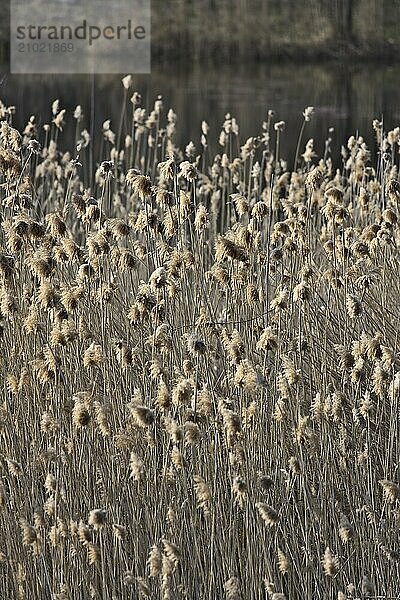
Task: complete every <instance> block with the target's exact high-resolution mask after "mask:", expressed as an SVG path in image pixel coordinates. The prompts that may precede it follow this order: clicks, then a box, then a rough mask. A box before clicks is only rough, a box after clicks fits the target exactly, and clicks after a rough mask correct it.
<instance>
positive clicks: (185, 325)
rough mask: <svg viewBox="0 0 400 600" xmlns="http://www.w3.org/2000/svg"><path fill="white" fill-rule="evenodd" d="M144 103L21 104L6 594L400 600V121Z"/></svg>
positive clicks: (4, 234)
mask: <svg viewBox="0 0 400 600" xmlns="http://www.w3.org/2000/svg"><path fill="white" fill-rule="evenodd" d="M121 98H122V100H123V102H122V107H121V120H120V122H119V123H115V124H114V123H110V122H109V121H105V122H104V124H103V130H102V131H98V132H95V135H96V137H97V138H100V139H102V144H101V151H100V155H99V156H94V154H93V152H92V140H91V139H90V135H89V133H88V132H87V130H86V129H85V126H84V123H85V122H86V121H87V120H86V121H85V117H84V116H83V114H82V108H81V107H77V109H76V110H75V114H66V113H65V111H64V110H63V108H62V101H61V103H60V102H58V101H55V102H53V104H52V106H51V109H50V107H49V114H48V115H47V117H46V116H45V115H40V117H41V122H43V119H44V121H46V119H47V123H48V124H45V125H44V126H41V127H40V128H38V126H37V124H36V123H37V121H36V119H35V118H34V117H31V118H30V120H29V122H27V125H26V128H25V130H24V131H21V132H18V131H17V130H16V129H14V128H13V126H12V122H13V114H14V108H13V107H7V106H5V105H0V118H1V123H0V200H1V213H0V214H1V229H0V283H1V287H0V317H1V318H0V334H1V337H0V344H1V353H0V385H1V404H0V598H4V599H13V598H18V599H22V598H26V599H27V600H32V599H36V598H37V599H41V598H46V599H47V598H49V599H50V598H54V599H58V600H61V599H71V600H77V599H82V600H83V599H87V598H104V599H106V598H107V599H108V598H112V599H114V598H115V599H128V598H152V599H160V600H168V599H174V600H175V599H181V598H182V599H199V600H200V599H210V600H211V599H217V598H226V599H227V600H236V599H241V600H247V599H249V600H250V599H251V600H252V599H254V600H255V599H257V600H259V599H264V598H271V599H272V600H283V599H284V598H287V599H288V600H289V599H296V598H299V599H300V598H302V599H304V598H307V599H311V598H312V599H314V598H321V599H328V598H329V599H338V600H342V599H344V598H347V597H349V598H360V597H364V598H366V597H370V598H372V597H378V596H379V597H383V598H398V597H399V594H400V584H399V580H400V573H399V559H400V548H399V523H400V505H399V499H400V487H399V456H400V439H399V435H400V434H399V400H400V354H399V323H400V304H399V295H400V261H399V258H400V253H399V249H400V231H399V223H398V216H399V207H400V184H399V177H398V161H399V159H398V156H399V140H400V131H399V130H398V129H395V130H393V131H385V130H384V129H383V125H382V123H380V122H378V121H374V122H373V128H374V131H375V138H376V148H375V149H372V150H370V149H368V148H367V147H366V145H365V143H364V141H363V139H362V138H361V137H359V138H358V139H356V138H354V137H351V138H350V139H348V140H343V147H342V156H341V159H342V167H341V169H340V170H338V171H335V170H334V169H333V167H332V164H333V159H334V160H335V161H336V162H337V160H338V158H339V157H337V156H336V157H332V156H331V151H330V140H329V139H328V140H327V141H326V146H325V152H324V155H323V156H316V155H315V152H314V148H313V140H310V139H308V136H307V127H308V123H309V121H310V120H311V119H312V118H313V108H312V107H308V108H306V109H305V111H304V114H303V115H299V127H298V129H297V130H296V131H288V130H287V129H286V128H285V123H284V122H283V121H277V120H276V119H275V117H274V114H273V113H272V112H271V111H270V112H268V114H266V116H265V122H264V123H262V124H257V123H254V131H255V135H254V137H252V138H249V139H247V140H244V139H242V138H241V135H240V124H238V123H237V122H236V120H235V118H234V116H233V115H226V119H225V122H224V123H223V124H222V127H221V133H220V136H219V139H218V145H219V154H218V155H216V156H212V155H211V151H210V145H211V140H209V130H208V125H207V123H206V121H204V122H203V124H202V127H201V131H199V135H198V140H194V143H193V142H191V141H190V140H188V145H187V147H186V148H183V149H179V148H177V147H176V145H175V142H174V136H175V132H176V127H177V122H176V121H177V116H176V115H175V113H174V112H173V110H168V108H169V107H164V106H163V102H162V99H161V97H159V98H158V99H156V100H155V104H154V110H153V111H151V112H150V113H146V111H145V110H144V109H142V108H141V99H140V95H139V94H138V93H137V92H134V90H133V89H132V82H131V79H130V78H129V77H127V78H124V80H123V86H121ZM249 110H251V107H249ZM373 116H374V115H371V123H372V118H373ZM206 117H207V115H205V118H206ZM71 128H72V129H73V130H74V131H75V140H76V147H75V148H74V147H71V148H70V149H69V151H65V149H63V141H62V140H63V135H64V134H65V131H66V130H68V129H70V130H71ZM283 136H292V137H293V138H294V139H296V140H297V148H298V151H297V153H296V154H297V155H296V156H291V157H283V156H281V152H280V146H281V142H282V138H283Z"/></svg>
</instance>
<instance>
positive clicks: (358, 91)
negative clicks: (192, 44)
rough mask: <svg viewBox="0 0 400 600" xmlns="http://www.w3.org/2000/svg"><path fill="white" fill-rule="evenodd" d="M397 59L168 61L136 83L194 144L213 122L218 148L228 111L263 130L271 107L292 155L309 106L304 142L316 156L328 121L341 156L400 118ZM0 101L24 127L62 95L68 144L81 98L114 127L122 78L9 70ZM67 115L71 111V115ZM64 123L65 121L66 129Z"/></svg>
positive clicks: (87, 110)
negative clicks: (378, 124) (381, 122)
mask: <svg viewBox="0 0 400 600" xmlns="http://www.w3.org/2000/svg"><path fill="white" fill-rule="evenodd" d="M399 78H400V65H382V64H376V65H375V64H367V63H363V64H337V63H332V62H328V63H318V64H292V63H286V62H281V63H280V64H277V63H265V64H246V65H243V64H241V65H239V66H232V65H222V66H220V67H215V66H212V67H211V66H210V67H209V66H207V65H198V64H195V65H191V66H188V65H186V66H184V65H181V64H173V63H169V64H166V65H157V64H155V65H153V69H152V73H151V75H137V76H135V77H134V89H135V90H137V91H139V92H140V93H141V94H142V98H143V105H144V106H145V107H147V108H149V109H151V108H152V106H153V103H154V100H155V98H156V97H157V95H158V94H162V96H163V100H164V107H165V109H167V110H168V109H169V108H173V109H174V111H175V112H176V113H177V115H178V134H177V140H176V141H177V143H178V145H180V146H181V147H182V146H183V147H184V146H185V145H186V143H187V142H188V141H189V140H193V141H194V143H195V144H198V143H199V139H200V135H201V121H202V120H203V119H205V120H206V121H207V122H208V123H209V124H210V128H211V131H210V134H211V135H210V139H215V144H214V146H211V149H212V151H215V152H217V151H219V150H220V148H219V147H218V144H217V139H218V135H219V131H220V127H221V124H222V122H223V120H224V115H225V114H226V113H227V112H230V113H231V114H232V115H233V116H235V117H236V119H237V121H238V123H239V125H240V138H241V141H242V142H243V141H244V140H245V139H246V138H247V137H249V136H251V135H256V134H257V133H259V132H260V128H261V123H262V121H263V120H264V119H265V117H266V113H267V111H268V109H273V110H274V111H276V118H277V119H278V120H280V119H282V120H284V121H286V130H285V132H284V134H283V139H282V146H281V147H282V155H283V156H285V157H287V158H288V159H290V162H291V161H292V160H293V155H294V152H295V147H296V141H297V136H298V131H299V128H300V125H301V122H302V111H303V109H304V108H305V107H306V106H308V105H313V106H315V107H316V109H317V110H316V114H315V116H314V117H313V119H312V121H311V122H310V123H309V124H308V125H307V129H306V133H305V136H304V142H305V141H306V140H307V139H308V138H311V137H312V138H314V140H315V149H316V151H317V152H318V154H319V155H321V154H323V152H324V140H325V139H326V137H327V131H328V128H329V127H334V130H335V131H334V133H333V135H332V138H333V143H332V148H333V152H334V154H335V155H336V156H339V151H340V146H341V144H343V143H345V141H346V139H347V138H348V137H349V136H350V135H352V134H354V135H355V134H357V132H359V133H360V134H361V135H363V136H364V138H365V139H366V141H367V143H369V144H370V145H371V146H373V144H374V137H373V132H372V128H371V122H372V120H373V119H374V118H379V119H380V118H381V117H382V115H383V116H384V119H385V129H388V128H392V127H394V126H396V125H397V124H398V123H400V86H399V85H398V81H399ZM0 81H1V82H2V83H1V84H0V99H1V100H2V101H3V102H5V103H6V104H13V105H16V106H17V114H16V116H15V123H16V125H17V126H18V127H23V126H24V124H25V123H26V121H27V119H28V118H29V116H30V115H31V114H35V115H36V116H37V118H38V120H39V122H40V123H45V122H48V121H49V120H50V118H51V116H50V115H51V102H52V101H53V100H54V99H56V98H59V99H60V105H61V107H62V108H66V109H67V111H68V112H67V127H66V132H65V135H64V136H63V138H62V140H63V141H62V142H61V144H63V145H65V148H64V149H67V146H68V144H71V143H72V140H73V136H74V131H75V129H74V128H75V125H74V123H75V122H74V120H73V118H72V114H71V112H73V110H74V108H75V106H76V105H77V104H80V105H81V106H82V108H83V111H84V114H85V119H84V122H83V127H86V128H88V129H89V128H90V125H89V121H90V119H89V116H90V114H91V97H92V94H93V96H94V98H95V103H94V105H95V108H94V119H95V124H96V127H101V123H102V122H103V121H104V120H105V119H107V118H110V119H111V126H112V128H113V129H114V131H116V130H118V125H119V119H120V114H121V102H122V100H123V96H124V90H123V86H122V84H121V78H120V77H118V76H114V75H109V76H107V75H97V76H95V77H94V78H93V79H92V78H91V77H90V76H89V75H88V76H69V75H63V76H61V75H50V76H49V75H46V76H39V75H10V74H5V69H4V68H3V75H1V76H0ZM68 113H69V114H68ZM68 122H69V125H70V127H69V128H68Z"/></svg>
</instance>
